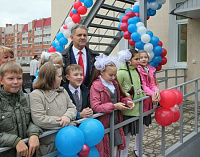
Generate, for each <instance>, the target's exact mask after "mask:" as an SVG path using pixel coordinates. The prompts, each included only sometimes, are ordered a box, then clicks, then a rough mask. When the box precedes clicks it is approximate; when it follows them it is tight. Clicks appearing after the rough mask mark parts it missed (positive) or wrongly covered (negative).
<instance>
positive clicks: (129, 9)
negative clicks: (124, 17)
mask: <svg viewBox="0 0 200 157" xmlns="http://www.w3.org/2000/svg"><path fill="white" fill-rule="evenodd" d="M129 11H133V10H132V9H131V8H128V9H126V11H125V14H126V13H127V12H129Z"/></svg>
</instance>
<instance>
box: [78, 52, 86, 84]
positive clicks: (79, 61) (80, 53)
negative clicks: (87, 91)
mask: <svg viewBox="0 0 200 157" xmlns="http://www.w3.org/2000/svg"><path fill="white" fill-rule="evenodd" d="M78 53H79V59H78V65H80V66H81V67H82V68H83V80H84V78H85V72H84V63H83V58H82V54H83V52H82V51H79V52H78Z"/></svg>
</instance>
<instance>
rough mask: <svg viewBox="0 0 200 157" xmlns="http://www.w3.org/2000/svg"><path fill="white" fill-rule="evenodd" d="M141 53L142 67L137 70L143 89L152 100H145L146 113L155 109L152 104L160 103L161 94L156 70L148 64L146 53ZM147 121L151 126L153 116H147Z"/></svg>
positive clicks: (144, 109) (144, 108)
mask: <svg viewBox="0 0 200 157" xmlns="http://www.w3.org/2000/svg"><path fill="white" fill-rule="evenodd" d="M139 53H140V65H139V66H138V67H137V68H138V71H139V73H140V76H141V81H142V88H143V90H144V92H145V93H146V95H147V96H150V98H148V99H146V100H144V105H143V111H144V112H146V111H148V110H151V109H152V108H153V106H152V103H154V104H158V102H159V101H160V94H159V89H158V85H157V81H156V78H155V74H154V73H155V71H156V69H155V68H154V67H152V66H151V65H149V64H148V62H149V56H148V54H147V52H146V51H144V50H142V51H140V52H139ZM145 119H146V120H148V121H149V124H151V115H148V116H146V117H145ZM147 124H148V123H147Z"/></svg>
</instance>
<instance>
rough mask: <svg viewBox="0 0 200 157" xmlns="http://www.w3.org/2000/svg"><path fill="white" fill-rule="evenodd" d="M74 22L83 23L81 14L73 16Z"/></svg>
mask: <svg viewBox="0 0 200 157" xmlns="http://www.w3.org/2000/svg"><path fill="white" fill-rule="evenodd" d="M72 21H73V22H74V23H79V22H80V21H81V16H80V14H74V15H73V16H72Z"/></svg>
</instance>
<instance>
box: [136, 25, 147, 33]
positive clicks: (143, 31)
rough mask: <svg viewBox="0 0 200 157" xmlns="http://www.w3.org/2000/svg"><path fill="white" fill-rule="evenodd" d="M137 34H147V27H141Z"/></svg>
mask: <svg viewBox="0 0 200 157" xmlns="http://www.w3.org/2000/svg"><path fill="white" fill-rule="evenodd" d="M137 32H138V33H139V34H140V35H143V34H145V33H146V32H147V29H146V27H144V26H141V27H139V28H138V29H137Z"/></svg>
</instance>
